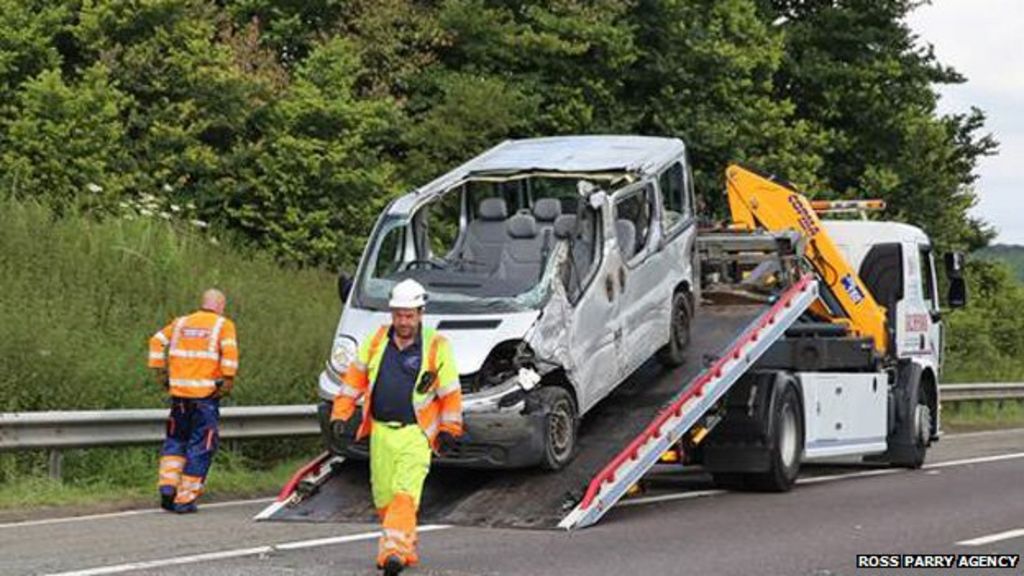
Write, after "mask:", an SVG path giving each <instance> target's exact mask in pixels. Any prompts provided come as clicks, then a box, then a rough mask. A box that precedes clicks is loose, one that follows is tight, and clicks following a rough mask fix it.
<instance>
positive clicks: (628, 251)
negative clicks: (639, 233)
mask: <svg viewBox="0 0 1024 576" xmlns="http://www.w3.org/2000/svg"><path fill="white" fill-rule="evenodd" d="M615 236H616V237H617V238H618V240H619V250H621V251H622V259H623V260H624V261H626V262H629V261H630V260H631V259H632V258H633V256H634V255H635V254H636V226H635V225H634V224H633V223H632V222H631V221H629V220H626V219H625V218H619V219H618V220H616V221H615Z"/></svg>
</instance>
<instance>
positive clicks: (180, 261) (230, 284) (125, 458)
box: [0, 198, 339, 506]
mask: <svg viewBox="0 0 1024 576" xmlns="http://www.w3.org/2000/svg"><path fill="white" fill-rule="evenodd" d="M210 286H216V287H219V288H221V289H222V290H223V291H224V292H225V293H226V294H227V296H228V308H227V315H228V316H229V317H231V318H232V319H234V320H235V322H236V324H237V326H238V339H239V346H240V349H241V362H240V371H239V378H238V381H237V383H236V386H235V394H234V400H233V401H234V402H235V403H237V404H252V405H256V404H289V403H303V402H312V401H314V400H315V394H316V388H315V382H316V376H317V373H318V372H319V370H320V368H321V367H322V365H323V362H324V360H325V359H326V357H327V354H328V351H329V347H330V342H331V334H332V332H333V329H334V326H335V323H336V322H337V318H338V311H339V303H338V299H337V291H336V288H335V286H336V284H335V277H334V276H333V275H332V274H330V273H328V272H326V271H323V270H315V269H305V270H298V269H288V268H282V267H280V266H279V265H277V264H276V263H275V262H274V261H272V260H271V259H270V258H268V257H267V256H264V255H261V254H259V253H255V252H251V251H248V250H245V249H241V248H239V247H238V244H236V243H233V242H227V241H222V242H221V243H214V240H213V237H212V235H211V234H210V233H204V232H202V231H198V230H193V229H190V228H189V227H188V226H187V225H182V224H172V223H170V222H166V221H164V220H160V219H134V220H126V219H114V218H108V219H104V220H102V221H99V220H95V219H92V218H89V217H86V216H82V215H74V214H64V215H63V216H61V217H57V216H56V215H55V214H54V213H53V211H52V210H50V209H49V208H48V207H47V206H46V205H44V204H39V203H33V202H24V201H15V200H11V199H2V198H0V411H29V410H81V409H112V408H158V407H162V406H165V405H166V393H165V392H164V390H163V389H162V388H161V387H160V386H158V385H157V384H156V383H154V382H152V381H151V379H150V375H149V373H148V372H149V371H148V370H147V368H146V358H147V354H148V349H147V345H148V339H149V337H150V336H151V335H152V334H153V333H154V332H156V331H157V330H158V329H160V328H161V327H163V326H164V325H165V324H167V323H168V322H169V321H171V320H172V319H173V318H174V317H175V316H178V315H181V314H185V313H188V312H190V311H192V310H194V309H196V308H197V307H198V299H199V295H200V294H201V292H202V290H203V289H205V288H207V287H210ZM300 444H301V450H299V451H300V452H302V454H303V455H309V454H311V453H314V452H315V450H316V447H315V446H314V444H315V443H306V442H305V441H304V442H303V443H300ZM298 448H299V446H297V445H295V444H294V443H292V442H288V443H285V442H273V441H264V442H256V443H245V444H242V445H241V448H240V449H239V450H237V451H235V452H234V453H233V454H234V456H232V455H231V453H226V452H225V453H223V454H222V455H220V456H218V458H217V463H216V464H215V465H214V472H213V476H212V477H211V482H212V483H211V489H212V490H215V491H216V490H217V485H218V481H217V480H216V478H217V476H218V470H220V474H219V475H220V476H221V478H223V479H225V480H227V481H228V482H227V488H228V489H229V490H231V491H236V490H235V486H236V485H242V484H243V482H241V481H239V482H235V481H234V480H231V479H232V478H234V479H236V480H237V479H238V478H244V476H245V474H246V473H247V472H246V471H247V470H248V471H250V472H251V471H253V470H254V469H256V468H260V467H268V466H272V465H273V464H274V463H275V462H280V461H281V460H283V459H286V458H294V457H296V456H299V455H300V454H298V452H296V450H297V449H298ZM293 449H296V450H293ZM156 452H157V451H156V448H155V447H154V448H129V449H109V450H107V449H95V450H84V451H70V452H68V453H67V455H66V458H65V466H64V471H65V482H64V483H63V484H61V485H60V486H59V487H58V486H55V485H54V484H53V483H50V482H48V481H46V480H45V478H46V456H47V455H46V454H44V453H41V452H30V453H22V454H4V455H0V492H3V493H4V494H5V495H6V498H5V499H3V500H4V502H3V504H2V505H4V506H10V505H13V504H16V503H17V502H22V501H23V502H24V503H25V504H26V505H28V504H42V503H47V499H51V500H52V501H53V502H63V501H65V500H68V499H70V500H76V499H81V498H80V497H84V498H85V499H86V500H88V499H89V498H90V497H92V498H95V497H96V495H102V494H106V493H110V494H115V495H116V494H118V493H122V494H123V495H125V496H129V495H134V494H144V493H147V492H148V490H149V489H151V488H152V486H153V485H154V483H155V478H156V476H155V475H156V469H155V462H156ZM278 475H279V474H278ZM33 494H34V496H32V495H33ZM90 495H91V496H90Z"/></svg>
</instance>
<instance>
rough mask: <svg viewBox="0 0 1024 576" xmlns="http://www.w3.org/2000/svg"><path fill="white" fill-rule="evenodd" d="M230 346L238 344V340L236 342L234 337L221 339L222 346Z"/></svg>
mask: <svg viewBox="0 0 1024 576" xmlns="http://www.w3.org/2000/svg"><path fill="white" fill-rule="evenodd" d="M228 346H238V342H235V339H234V338H225V339H223V340H221V341H220V347H221V348H227V347H228Z"/></svg>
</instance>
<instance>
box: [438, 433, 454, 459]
mask: <svg viewBox="0 0 1024 576" xmlns="http://www.w3.org/2000/svg"><path fill="white" fill-rule="evenodd" d="M458 447H459V439H458V438H456V437H455V436H454V435H452V433H451V432H441V433H440V434H438V435H437V454H438V455H439V456H451V455H452V454H453V453H455V450H456V449H457V448H458Z"/></svg>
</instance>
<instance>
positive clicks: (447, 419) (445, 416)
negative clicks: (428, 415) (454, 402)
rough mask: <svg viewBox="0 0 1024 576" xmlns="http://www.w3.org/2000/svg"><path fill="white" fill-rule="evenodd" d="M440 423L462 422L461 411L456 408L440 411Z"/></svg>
mask: <svg viewBox="0 0 1024 576" xmlns="http://www.w3.org/2000/svg"><path fill="white" fill-rule="evenodd" d="M441 423H443V424H462V412H459V411H457V410H450V411H449V410H446V411H444V412H441Z"/></svg>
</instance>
